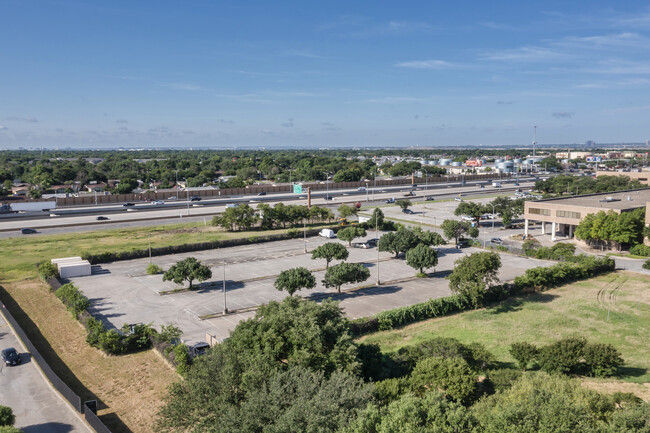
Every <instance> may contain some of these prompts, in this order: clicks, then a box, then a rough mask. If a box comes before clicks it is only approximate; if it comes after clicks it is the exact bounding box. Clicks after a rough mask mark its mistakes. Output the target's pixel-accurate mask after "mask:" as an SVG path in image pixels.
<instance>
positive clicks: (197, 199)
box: [190, 195, 201, 201]
mask: <svg viewBox="0 0 650 433" xmlns="http://www.w3.org/2000/svg"><path fill="white" fill-rule="evenodd" d="M190 201H201V197H199V196H198V195H193V196H192V197H190Z"/></svg>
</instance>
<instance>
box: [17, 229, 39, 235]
mask: <svg viewBox="0 0 650 433" xmlns="http://www.w3.org/2000/svg"><path fill="white" fill-rule="evenodd" d="M20 232H21V233H22V234H24V235H33V234H34V233H36V230H34V229H21V230H20Z"/></svg>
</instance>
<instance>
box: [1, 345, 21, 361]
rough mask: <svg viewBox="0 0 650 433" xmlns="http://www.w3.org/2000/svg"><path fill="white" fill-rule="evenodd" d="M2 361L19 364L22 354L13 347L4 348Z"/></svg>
mask: <svg viewBox="0 0 650 433" xmlns="http://www.w3.org/2000/svg"><path fill="white" fill-rule="evenodd" d="M2 361H3V362H4V363H5V364H6V365H18V364H20V361H21V359H20V354H19V353H18V352H16V349H14V348H13V347H9V348H7V349H2Z"/></svg>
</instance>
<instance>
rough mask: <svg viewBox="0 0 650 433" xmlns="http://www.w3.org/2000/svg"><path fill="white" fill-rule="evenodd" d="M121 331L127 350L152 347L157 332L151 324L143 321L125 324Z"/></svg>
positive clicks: (133, 350) (132, 350) (125, 349)
mask: <svg viewBox="0 0 650 433" xmlns="http://www.w3.org/2000/svg"><path fill="white" fill-rule="evenodd" d="M120 331H121V334H122V335H121V340H122V345H123V346H124V351H125V352H135V351H138V350H142V349H146V348H149V347H151V340H152V337H153V336H154V335H155V334H156V333H157V332H156V330H155V329H154V328H153V327H152V326H151V325H145V324H142V323H138V324H135V325H128V324H125V325H124V326H122V329H120Z"/></svg>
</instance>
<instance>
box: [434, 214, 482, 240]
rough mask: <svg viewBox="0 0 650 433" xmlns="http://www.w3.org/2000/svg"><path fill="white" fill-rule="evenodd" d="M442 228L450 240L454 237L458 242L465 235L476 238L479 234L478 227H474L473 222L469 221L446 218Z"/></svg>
mask: <svg viewBox="0 0 650 433" xmlns="http://www.w3.org/2000/svg"><path fill="white" fill-rule="evenodd" d="M440 228H441V229H442V232H443V233H444V235H445V237H446V238H447V239H449V240H451V239H453V240H454V242H455V243H456V244H458V241H459V240H460V239H461V238H463V237H464V236H465V235H468V236H470V237H473V238H476V237H478V234H479V231H478V228H477V227H472V224H470V223H469V222H467V221H457V220H444V221H443V222H442V224H441V225H440Z"/></svg>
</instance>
